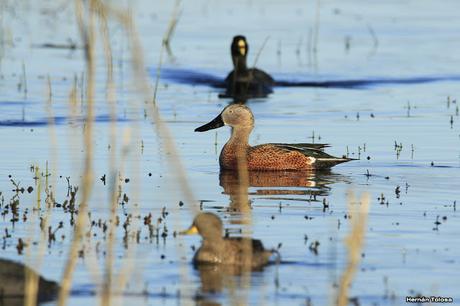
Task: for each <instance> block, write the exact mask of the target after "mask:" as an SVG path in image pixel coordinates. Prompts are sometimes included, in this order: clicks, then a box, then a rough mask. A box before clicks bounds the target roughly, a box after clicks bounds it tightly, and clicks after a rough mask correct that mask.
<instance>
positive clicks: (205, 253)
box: [181, 212, 277, 269]
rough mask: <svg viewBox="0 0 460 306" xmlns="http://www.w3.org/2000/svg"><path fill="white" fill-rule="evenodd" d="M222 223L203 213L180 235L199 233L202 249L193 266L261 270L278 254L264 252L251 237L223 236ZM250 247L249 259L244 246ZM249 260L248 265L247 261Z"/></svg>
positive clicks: (194, 259)
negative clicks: (245, 266)
mask: <svg viewBox="0 0 460 306" xmlns="http://www.w3.org/2000/svg"><path fill="white" fill-rule="evenodd" d="M222 232H223V226H222V221H221V220H220V218H219V217H218V216H216V215H215V214H213V213H209V212H203V213H200V214H198V215H197V216H196V217H195V219H194V220H193V224H192V225H191V226H190V228H189V229H188V230H186V231H183V232H181V234H183V235H192V234H200V235H201V237H202V238H203V242H202V244H201V247H200V248H199V249H198V250H197V251H196V253H195V256H194V257H193V263H194V264H195V265H200V264H224V265H234V266H244V265H245V264H247V266H248V267H250V268H251V269H260V268H262V267H263V266H265V265H267V264H268V262H269V259H270V257H271V256H272V254H273V253H276V252H277V251H274V250H266V249H265V248H264V246H263V244H262V242H261V241H260V240H255V239H250V238H240V237H239V238H228V237H223V236H222ZM248 246H249V247H251V249H250V253H249V256H248V255H247V253H245V248H246V247H248ZM248 261H249V262H248Z"/></svg>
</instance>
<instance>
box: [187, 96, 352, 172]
mask: <svg viewBox="0 0 460 306" xmlns="http://www.w3.org/2000/svg"><path fill="white" fill-rule="evenodd" d="M224 125H229V126H231V127H232V133H231V137H230V140H229V141H227V143H226V144H225V145H224V147H223V148H222V151H221V152H220V157H219V163H220V167H221V169H227V170H236V169H238V158H244V159H246V164H247V169H248V170H312V169H322V168H330V167H332V166H335V165H337V164H340V163H344V162H347V161H350V160H352V159H350V158H346V157H334V156H331V155H329V154H327V153H325V152H324V151H323V149H324V148H325V147H327V146H328V145H327V144H308V143H299V144H285V143H268V144H262V145H258V146H254V147H252V146H250V145H249V144H248V140H249V134H250V133H251V131H252V129H253V128H254V116H253V114H252V112H251V110H250V109H249V108H248V107H247V106H245V105H242V104H230V105H228V106H227V107H225V108H224V110H223V111H222V112H221V113H220V114H219V115H218V116H217V117H216V118H214V119H213V120H212V121H211V122H209V123H207V124H205V125H203V126H200V127H198V128H196V129H195V132H204V131H207V130H211V129H216V128H219V127H221V126H224Z"/></svg>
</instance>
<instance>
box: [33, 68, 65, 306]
mask: <svg viewBox="0 0 460 306" xmlns="http://www.w3.org/2000/svg"><path fill="white" fill-rule="evenodd" d="M52 92H53V91H52V87H51V79H50V77H49V75H48V76H47V106H46V109H47V113H48V131H49V136H50V137H49V139H51V144H50V148H51V150H50V157H51V173H52V175H51V177H52V178H53V179H52V182H51V184H49V182H48V178H49V175H48V163H47V165H46V173H45V191H46V194H47V199H46V201H45V204H46V213H45V216H44V218H43V224H44V225H43V228H45V229H47V228H48V224H49V220H50V218H51V213H52V208H53V205H54V196H53V191H52V190H50V187H49V186H55V185H56V176H55V173H56V171H57V170H56V169H57V161H58V156H57V152H56V148H57V141H56V131H55V128H54V126H55V120H54V114H53V109H52V103H53V93H52ZM37 169H38V168H37ZM36 175H37V177H38V178H39V183H38V184H39V188H38V189H37V197H38V199H37V200H38V201H41V198H40V194H41V176H40V172H39V171H37V172H36ZM33 216H34V217H35V215H33ZM35 224H36V220H35V218H33V219H32V220H31V226H32V228H33V227H35ZM33 233H34V231H32V233H31V235H30V237H32V236H33ZM45 237H46V236H45V235H43V234H42V235H40V239H39V242H38V252H36V253H34V254H33V255H34V256H33V258H34V261H35V262H34V263H32V262H31V264H30V266H33V267H34V268H35V269H37V270H40V266H41V264H42V261H43V257H44V255H45V249H46V247H45V245H46V238H45ZM31 240H32V238H29V243H28V244H29V245H32V243H31ZM31 252H32V247H29V248H28V251H27V257H28V259H29V261H31V259H32V254H31ZM25 271H26V284H25V291H26V292H25V305H26V306H34V305H36V304H37V293H38V276H39V275H38V274H35V273H31V271H32V270H29V269H26V270H25Z"/></svg>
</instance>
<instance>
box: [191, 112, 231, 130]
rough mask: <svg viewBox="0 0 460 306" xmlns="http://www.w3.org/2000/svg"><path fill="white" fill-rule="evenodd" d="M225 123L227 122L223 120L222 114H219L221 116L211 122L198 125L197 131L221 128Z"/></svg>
mask: <svg viewBox="0 0 460 306" xmlns="http://www.w3.org/2000/svg"><path fill="white" fill-rule="evenodd" d="M224 125H225V124H224V121H223V120H222V116H221V114H219V116H217V117H216V118H214V119H213V120H212V121H211V122H208V123H206V124H205V125H202V126H200V127H197V128H196V129H195V132H205V131H209V130H212V129H217V128H220V127H221V126H224Z"/></svg>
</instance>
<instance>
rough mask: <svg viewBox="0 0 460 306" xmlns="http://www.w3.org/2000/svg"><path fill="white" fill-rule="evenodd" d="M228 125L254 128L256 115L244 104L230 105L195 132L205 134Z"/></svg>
mask: <svg viewBox="0 0 460 306" xmlns="http://www.w3.org/2000/svg"><path fill="white" fill-rule="evenodd" d="M224 125H228V126H231V127H232V128H251V129H252V128H253V127H254V115H253V114H252V112H251V110H250V109H249V107H247V106H246V105H243V104H230V105H229V106H227V107H226V108H224V110H223V111H222V112H221V113H220V114H219V115H218V116H217V117H216V118H214V119H213V120H212V121H210V122H208V123H206V124H205V125H202V126H200V127H198V128H196V129H195V132H204V131H208V130H212V129H217V128H219V127H221V126H224Z"/></svg>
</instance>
